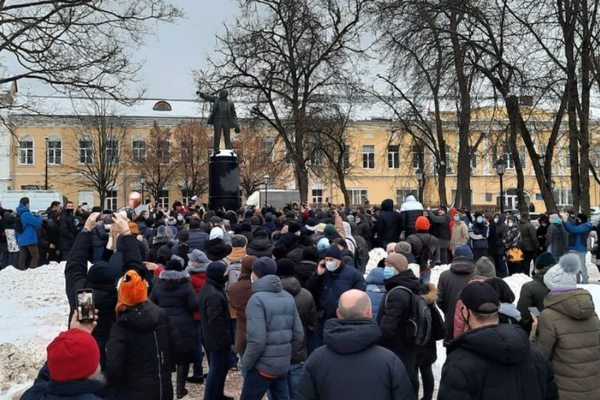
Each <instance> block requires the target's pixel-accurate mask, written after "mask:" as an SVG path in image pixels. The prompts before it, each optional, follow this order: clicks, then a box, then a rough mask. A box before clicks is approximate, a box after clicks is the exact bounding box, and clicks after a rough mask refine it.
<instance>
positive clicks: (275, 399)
mask: <svg viewBox="0 0 600 400" xmlns="http://www.w3.org/2000/svg"><path fill="white" fill-rule="evenodd" d="M267 390H268V391H270V393H271V399H272V400H289V398H290V392H289V387H288V377H287V374H285V375H283V376H279V377H277V378H266V377H264V376H262V375H261V374H260V373H259V372H258V371H257V370H256V368H252V369H251V370H249V371H248V372H247V374H246V377H245V379H244V386H243V387H242V395H241V397H240V400H261V399H262V398H263V396H264V395H265V393H267Z"/></svg>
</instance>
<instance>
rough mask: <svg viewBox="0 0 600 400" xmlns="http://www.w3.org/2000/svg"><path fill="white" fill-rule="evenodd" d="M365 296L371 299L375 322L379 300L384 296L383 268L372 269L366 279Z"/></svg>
mask: <svg viewBox="0 0 600 400" xmlns="http://www.w3.org/2000/svg"><path fill="white" fill-rule="evenodd" d="M365 283H366V284H367V290H366V291H367V295H368V296H369V299H371V308H372V309H373V319H375V320H377V314H378V313H379V307H380V305H381V300H382V299H383V297H384V296H385V285H384V284H383V268H373V269H372V270H371V272H369V275H367V278H366V279H365Z"/></svg>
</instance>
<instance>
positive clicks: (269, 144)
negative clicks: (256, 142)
mask: <svg viewBox="0 0 600 400" xmlns="http://www.w3.org/2000/svg"><path fill="white" fill-rule="evenodd" d="M275 142H276V138H274V137H265V138H262V140H261V144H262V150H261V154H262V160H261V161H262V164H269V163H272V162H273V161H275V151H274V149H275Z"/></svg>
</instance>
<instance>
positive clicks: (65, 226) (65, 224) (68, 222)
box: [59, 211, 77, 251]
mask: <svg viewBox="0 0 600 400" xmlns="http://www.w3.org/2000/svg"><path fill="white" fill-rule="evenodd" d="M59 231H60V249H61V251H69V250H71V247H73V243H75V236H77V227H76V226H75V217H74V216H73V213H71V212H67V211H64V212H63V213H62V214H60V222H59Z"/></svg>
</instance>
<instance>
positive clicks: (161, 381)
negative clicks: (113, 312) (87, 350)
mask: <svg viewBox="0 0 600 400" xmlns="http://www.w3.org/2000/svg"><path fill="white" fill-rule="evenodd" d="M176 346H177V335H176V332H175V330H174V329H173V328H172V327H171V325H170V324H169V317H168V316H167V313H166V312H165V311H164V310H162V309H161V308H160V307H158V306H157V305H155V304H153V303H152V302H150V301H145V302H144V303H142V304H140V305H137V306H135V307H131V308H128V309H127V310H125V311H123V312H122V313H121V314H120V315H119V316H118V318H117V321H116V322H115V323H114V324H113V326H112V328H111V330H110V338H109V340H108V344H107V346H106V369H105V371H104V374H105V376H106V378H107V380H108V383H109V384H110V385H111V386H112V387H114V390H115V391H116V392H117V393H118V394H119V397H120V398H123V399H127V400H138V399H139V400H163V399H164V400H170V399H172V398H173V385H172V383H171V373H172V372H173V371H174V363H173V354H175V353H177V347H176Z"/></svg>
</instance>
